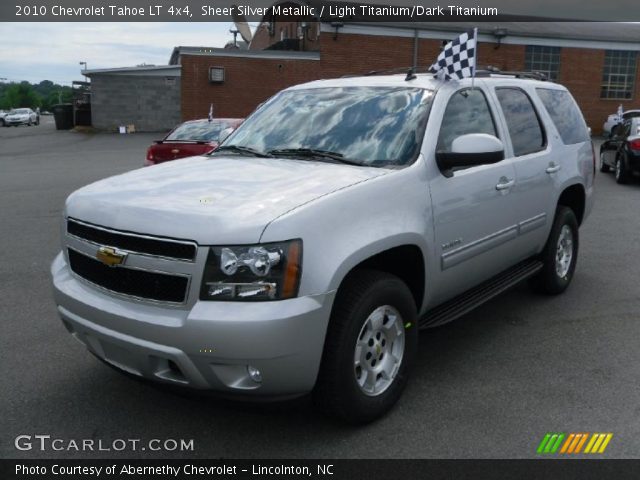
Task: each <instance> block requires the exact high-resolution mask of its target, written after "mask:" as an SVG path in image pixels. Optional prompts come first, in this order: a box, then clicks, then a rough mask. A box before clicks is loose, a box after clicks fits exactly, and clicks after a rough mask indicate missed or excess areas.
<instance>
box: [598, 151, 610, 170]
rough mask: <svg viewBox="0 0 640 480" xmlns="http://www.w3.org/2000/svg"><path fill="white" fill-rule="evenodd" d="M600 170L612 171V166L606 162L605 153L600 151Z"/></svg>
mask: <svg viewBox="0 0 640 480" xmlns="http://www.w3.org/2000/svg"><path fill="white" fill-rule="evenodd" d="M600 171H601V172H602V173H608V172H610V171H611V167H609V165H607V164H606V163H604V153H600Z"/></svg>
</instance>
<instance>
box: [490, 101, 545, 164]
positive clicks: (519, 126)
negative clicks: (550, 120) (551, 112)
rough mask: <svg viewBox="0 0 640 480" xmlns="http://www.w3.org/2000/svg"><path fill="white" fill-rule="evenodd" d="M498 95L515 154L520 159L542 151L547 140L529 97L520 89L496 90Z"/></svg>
mask: <svg viewBox="0 0 640 480" xmlns="http://www.w3.org/2000/svg"><path fill="white" fill-rule="evenodd" d="M496 95H497V96H498V101H499V102H500V106H501V107H502V112H503V113H504V117H505V119H506V120H507V127H508V128H509V136H510V137H511V144H512V145H513V154H514V155H515V156H516V157H518V156H520V155H527V154H529V153H533V152H538V151H540V150H542V149H543V148H544V147H545V145H546V139H545V135H544V131H543V130H542V126H541V125H540V120H539V119H538V114H537V112H536V110H535V108H534V107H533V105H532V103H531V99H530V98H529V96H528V95H527V94H526V93H525V92H524V91H522V90H520V89H519V88H496Z"/></svg>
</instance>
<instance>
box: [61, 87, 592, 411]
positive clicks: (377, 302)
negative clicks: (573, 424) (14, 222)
mask: <svg viewBox="0 0 640 480" xmlns="http://www.w3.org/2000/svg"><path fill="white" fill-rule="evenodd" d="M593 180H594V157H593V149H592V145H591V142H590V139H589V135H588V129H587V126H586V125H585V122H584V119H583V117H582V115H581V113H580V111H579V109H578V108H577V106H576V104H575V102H574V100H573V98H572V97H571V95H570V94H569V93H568V92H567V90H566V89H565V88H564V87H562V86H559V85H556V84H553V83H549V82H541V81H534V80H530V79H521V78H516V77H510V76H504V75H486V76H485V77H483V78H476V79H475V84H474V85H473V86H472V85H471V83H470V80H463V81H460V82H442V81H439V80H435V79H433V78H432V77H431V76H428V75H418V76H417V78H414V79H410V78H408V79H405V77H404V75H399V76H395V75H394V76H379V77H361V78H348V79H336V80H325V81H317V82H312V83H307V84H304V85H299V86H296V87H293V88H289V89H287V90H285V91H283V92H281V93H279V94H277V95H276V96H274V97H273V98H271V99H270V100H268V101H267V102H266V103H264V104H263V105H262V106H260V107H259V108H258V110H257V111H256V112H254V113H253V114H252V115H251V116H250V117H249V118H248V119H247V120H246V121H245V123H244V124H243V125H242V126H241V127H240V128H239V129H238V130H237V131H235V132H234V133H233V134H232V135H231V136H230V137H229V138H227V139H226V140H225V142H224V144H223V146H222V148H221V149H220V150H219V151H218V152H216V153H214V154H212V155H210V156H206V157H196V158H191V159H187V160H181V161H176V162H170V163H167V164H164V165H160V166H155V167H152V168H145V169H141V170H136V171H133V172H129V173H126V174H123V175H118V176H115V177H112V178H108V179H106V180H102V181H99V182H96V183H94V184H92V185H89V186H87V187H84V188H82V189H80V190H78V191H76V192H75V193H73V194H72V195H71V196H69V198H68V200H67V202H66V207H65V212H64V223H63V228H62V237H63V244H64V247H63V251H62V252H61V253H60V254H59V255H58V256H57V258H56V259H55V261H54V262H53V265H52V275H53V284H54V291H55V300H56V303H57V305H58V311H59V313H60V316H61V317H62V320H63V322H64V324H65V326H66V327H67V329H68V330H69V331H70V332H71V333H72V334H73V335H74V336H75V337H76V338H77V339H79V340H80V341H81V342H82V343H84V344H85V345H86V346H87V348H88V349H89V350H90V351H91V353H93V354H94V355H96V356H97V357H99V358H100V359H102V360H104V361H106V362H108V363H110V364H112V365H114V366H116V367H118V368H120V369H122V370H124V371H126V372H129V373H131V374H134V375H138V376H141V377H144V378H147V379H152V380H157V381H161V382H166V383H171V384H176V385H184V386H189V387H194V388H198V389H210V390H215V391H219V392H222V393H225V394H236V395H239V396H244V397H251V396H252V397H256V398H273V397H292V396H296V395H302V394H305V393H308V392H313V395H314V398H315V399H316V400H317V402H318V405H320V406H321V407H322V408H324V409H325V410H326V411H328V412H330V413H332V414H334V415H338V416H340V417H342V418H344V419H346V420H347V421H351V422H365V421H370V420H372V419H374V418H376V417H378V416H380V415H382V414H383V413H384V412H386V411H387V410H389V409H390V408H391V406H392V405H393V404H394V403H395V402H396V400H397V399H398V398H399V396H400V394H401V391H402V390H403V387H404V386H405V384H406V382H407V378H408V376H409V370H410V367H411V363H412V361H413V358H414V355H415V351H416V347H417V337H418V329H419V328H421V327H425V326H433V325H440V324H442V323H444V322H447V321H449V320H451V319H453V318H455V317H457V316H459V315H461V314H463V313H465V312H467V311H469V310H470V309H471V308H473V307H474V306H476V305H478V304H479V303H481V302H482V301H484V300H486V299H488V298H491V297H492V296H494V295H496V294H497V293H500V292H501V291H503V290H505V289H506V288H507V287H509V286H511V285H513V284H515V283H516V282H519V281H521V280H523V279H525V278H529V279H530V281H531V283H532V285H534V286H535V287H536V288H537V289H538V290H541V291H544V292H547V293H560V292H562V291H563V290H564V289H565V288H566V287H567V285H568V284H569V283H570V282H571V278H572V276H573V273H574V269H575V266H576V259H577V254H578V227H579V225H580V224H581V223H582V222H583V220H584V219H585V217H586V216H587V215H588V213H589V211H590V209H591V205H592V198H593V196H592V192H593Z"/></svg>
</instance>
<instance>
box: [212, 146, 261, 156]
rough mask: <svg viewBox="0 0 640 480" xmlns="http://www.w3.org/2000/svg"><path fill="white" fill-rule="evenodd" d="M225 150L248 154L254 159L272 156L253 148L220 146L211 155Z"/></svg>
mask: <svg viewBox="0 0 640 480" xmlns="http://www.w3.org/2000/svg"><path fill="white" fill-rule="evenodd" d="M225 150H226V151H229V152H237V153H248V154H249V155H253V156H254V157H262V158H269V157H272V156H273V155H271V154H269V153H265V152H261V151H260V150H256V149H255V148H251V147H245V146H243V145H220V146H219V147H218V148H217V150H214V151H213V152H211V153H218V152H222V151H225Z"/></svg>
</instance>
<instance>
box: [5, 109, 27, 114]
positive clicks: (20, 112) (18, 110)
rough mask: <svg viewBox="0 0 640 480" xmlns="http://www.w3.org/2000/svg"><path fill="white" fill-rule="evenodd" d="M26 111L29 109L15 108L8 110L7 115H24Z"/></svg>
mask: <svg viewBox="0 0 640 480" xmlns="http://www.w3.org/2000/svg"><path fill="white" fill-rule="evenodd" d="M26 113H29V110H27V109H26V108H17V109H15V110H11V111H10V112H9V115H24V114H26Z"/></svg>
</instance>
